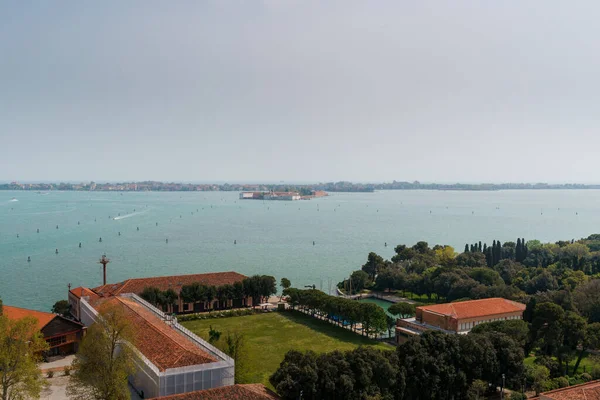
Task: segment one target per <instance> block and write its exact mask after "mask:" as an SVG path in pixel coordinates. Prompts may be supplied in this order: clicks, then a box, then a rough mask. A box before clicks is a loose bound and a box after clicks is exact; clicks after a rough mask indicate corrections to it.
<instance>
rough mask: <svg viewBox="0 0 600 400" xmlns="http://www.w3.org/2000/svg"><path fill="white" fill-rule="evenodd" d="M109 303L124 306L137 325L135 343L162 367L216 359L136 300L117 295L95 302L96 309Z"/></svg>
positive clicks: (193, 363) (202, 362)
mask: <svg viewBox="0 0 600 400" xmlns="http://www.w3.org/2000/svg"><path fill="white" fill-rule="evenodd" d="M108 304H111V305H118V306H120V307H122V308H123V310H124V311H125V315H126V316H127V318H128V319H129V320H130V321H131V323H132V324H133V326H134V335H135V343H134V344H135V347H136V348H137V349H138V350H139V351H140V353H142V354H143V355H144V356H145V357H146V358H147V359H148V360H150V361H151V362H152V363H153V364H154V365H156V367H157V368H158V369H159V370H161V371H164V370H166V369H169V368H178V367H185V366H189V365H197V364H206V363H211V362H216V361H217V360H216V358H215V357H213V356H212V355H210V354H208V353H207V352H205V351H204V350H202V349H201V348H200V347H198V346H197V345H196V344H194V343H193V342H191V341H190V340H189V339H188V338H187V337H185V336H183V335H182V334H180V333H178V332H177V331H176V330H175V329H174V328H172V327H170V326H169V325H167V324H165V323H164V322H163V321H162V320H161V319H160V318H158V317H157V316H156V315H155V314H154V313H152V312H151V311H149V310H148V309H146V308H145V307H144V306H142V305H141V304H139V303H137V302H135V301H134V300H131V299H128V298H125V297H117V296H115V297H110V298H108V299H99V300H97V301H94V302H92V305H93V306H94V308H96V309H97V310H101V309H102V308H103V307H104V306H105V305H108Z"/></svg>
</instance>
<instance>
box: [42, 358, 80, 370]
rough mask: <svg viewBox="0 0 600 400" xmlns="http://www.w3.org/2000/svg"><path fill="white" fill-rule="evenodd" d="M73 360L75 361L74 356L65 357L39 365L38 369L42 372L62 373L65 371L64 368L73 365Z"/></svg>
mask: <svg viewBox="0 0 600 400" xmlns="http://www.w3.org/2000/svg"><path fill="white" fill-rule="evenodd" d="M74 359H75V355H74V354H71V355H69V356H65V357H63V358H60V359H58V360H54V361H51V362H47V363H41V364H40V369H41V370H42V372H46V371H48V370H52V371H62V370H63V369H65V367H67V366H71V363H73V360H74Z"/></svg>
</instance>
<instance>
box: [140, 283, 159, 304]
mask: <svg viewBox="0 0 600 400" xmlns="http://www.w3.org/2000/svg"><path fill="white" fill-rule="evenodd" d="M140 297H141V298H142V299H144V300H146V301H147V302H148V303H150V304H152V305H154V306H161V305H162V304H163V303H164V297H163V293H162V291H161V290H160V289H159V288H157V287H153V286H146V287H145V288H144V290H142V293H140Z"/></svg>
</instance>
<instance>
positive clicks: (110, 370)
mask: <svg viewBox="0 0 600 400" xmlns="http://www.w3.org/2000/svg"><path fill="white" fill-rule="evenodd" d="M134 338H135V331H134V327H133V325H132V324H131V322H130V321H129V320H128V319H127V317H126V315H125V311H124V310H123V309H122V308H121V307H118V306H117V305H114V304H107V303H105V304H104V305H103V306H102V307H101V308H100V313H99V316H98V321H97V322H95V323H94V324H92V325H91V326H90V327H89V328H88V330H87V334H86V336H85V337H84V338H83V340H82V341H81V344H80V346H79V352H78V353H77V355H76V358H75V360H74V361H73V373H72V375H71V380H70V382H69V384H68V385H67V394H68V395H69V396H70V397H75V398H77V399H83V400H113V399H128V398H129V388H128V384H127V377H128V376H129V375H131V374H132V373H133V372H134V371H135V366H134V361H133V360H134V350H133V346H134Z"/></svg>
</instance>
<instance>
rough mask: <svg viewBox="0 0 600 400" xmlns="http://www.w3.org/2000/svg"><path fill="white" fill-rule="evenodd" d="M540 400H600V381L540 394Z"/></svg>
mask: <svg viewBox="0 0 600 400" xmlns="http://www.w3.org/2000/svg"><path fill="white" fill-rule="evenodd" d="M535 399H538V400H600V380H598V381H591V382H587V383H582V384H580V385H574V386H569V387H565V388H562V389H556V390H551V391H549V392H544V393H540V395H539V396H538V397H536V398H535Z"/></svg>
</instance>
